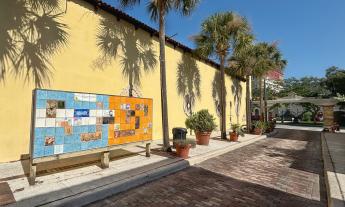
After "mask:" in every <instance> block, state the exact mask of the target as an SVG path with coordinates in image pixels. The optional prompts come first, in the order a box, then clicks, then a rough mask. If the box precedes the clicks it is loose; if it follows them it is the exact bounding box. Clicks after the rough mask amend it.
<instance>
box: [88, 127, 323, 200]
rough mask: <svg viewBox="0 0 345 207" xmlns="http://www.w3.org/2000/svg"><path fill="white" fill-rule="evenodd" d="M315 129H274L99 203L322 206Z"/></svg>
mask: <svg viewBox="0 0 345 207" xmlns="http://www.w3.org/2000/svg"><path fill="white" fill-rule="evenodd" d="M326 203H327V202H326V193H325V185H324V182H323V165H322V158H321V149H320V134H319V132H315V131H314V132H311V131H299V130H289V129H279V130H278V133H277V134H276V135H275V136H274V137H271V138H268V139H264V140H261V141H258V142H256V143H254V144H251V145H248V146H246V147H242V148H239V149H236V150H234V151H231V152H228V153H225V154H223V155H220V156H218V157H215V158H211V159H209V160H207V161H204V162H202V163H200V164H198V165H196V166H193V167H189V168H187V169H185V170H183V171H180V172H178V173H175V174H173V175H170V176H167V177H164V178H161V179H160V180H157V181H154V182H152V183H149V184H146V185H143V186H141V187H138V188H135V189H132V190H129V191H127V192H125V193H122V194H119V195H117V196H113V197H109V198H107V199H105V200H102V201H99V202H96V203H93V204H91V205H90V207H98V206H200V207H201V206H236V207H240V206H289V207H291V206H326Z"/></svg>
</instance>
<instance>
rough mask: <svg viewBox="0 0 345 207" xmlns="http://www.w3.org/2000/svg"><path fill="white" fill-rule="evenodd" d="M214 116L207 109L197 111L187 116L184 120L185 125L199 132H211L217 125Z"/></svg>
mask: <svg viewBox="0 0 345 207" xmlns="http://www.w3.org/2000/svg"><path fill="white" fill-rule="evenodd" d="M214 120H215V118H214V117H213V115H212V114H210V113H209V112H208V110H207V109H203V110H200V111H198V112H197V113H193V114H192V115H191V116H189V117H188V118H187V119H186V121H185V124H186V127H187V128H189V129H192V130H195V131H199V132H211V131H213V130H214V129H215V128H216V127H217V125H216V123H215V121H214Z"/></svg>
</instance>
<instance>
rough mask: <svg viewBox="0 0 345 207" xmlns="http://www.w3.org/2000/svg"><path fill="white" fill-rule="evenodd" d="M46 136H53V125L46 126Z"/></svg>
mask: <svg viewBox="0 0 345 207" xmlns="http://www.w3.org/2000/svg"><path fill="white" fill-rule="evenodd" d="M46 136H55V127H48V128H46Z"/></svg>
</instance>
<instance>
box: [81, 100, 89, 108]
mask: <svg viewBox="0 0 345 207" xmlns="http://www.w3.org/2000/svg"><path fill="white" fill-rule="evenodd" d="M81 105H82V107H83V109H89V107H90V102H87V101H82V102H81Z"/></svg>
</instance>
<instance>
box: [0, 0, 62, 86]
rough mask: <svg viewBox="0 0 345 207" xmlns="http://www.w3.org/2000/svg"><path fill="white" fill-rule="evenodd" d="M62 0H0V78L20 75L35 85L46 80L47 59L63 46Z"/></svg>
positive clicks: (48, 71)
mask: <svg viewBox="0 0 345 207" xmlns="http://www.w3.org/2000/svg"><path fill="white" fill-rule="evenodd" d="M61 4H62V0H49V1H48V0H44V1H43V0H42V1H38V0H15V1H14V0H2V1H0V24H1V28H0V81H1V82H2V83H5V81H6V77H7V75H13V76H15V77H17V78H18V77H24V78H25V82H27V83H28V82H31V81H32V82H33V83H34V84H35V86H36V87H43V86H44V85H45V84H48V85H49V83H50V80H51V78H52V74H53V69H54V67H53V65H52V63H51V58H52V56H53V55H55V54H57V53H59V52H60V50H61V49H62V48H63V47H64V46H66V45H67V41H68V33H67V30H68V26H67V25H66V24H64V23H62V22H61V21H60V19H61V17H62V16H63V15H64V11H63V9H62V7H61Z"/></svg>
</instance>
